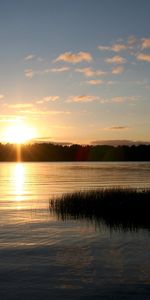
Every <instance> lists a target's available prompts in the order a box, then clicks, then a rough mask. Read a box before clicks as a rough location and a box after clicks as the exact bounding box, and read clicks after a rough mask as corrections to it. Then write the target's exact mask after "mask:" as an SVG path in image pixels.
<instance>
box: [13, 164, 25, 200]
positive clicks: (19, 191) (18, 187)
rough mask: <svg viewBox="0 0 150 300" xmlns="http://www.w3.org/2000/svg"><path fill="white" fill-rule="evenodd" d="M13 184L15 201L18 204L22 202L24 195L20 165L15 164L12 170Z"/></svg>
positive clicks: (21, 165)
mask: <svg viewBox="0 0 150 300" xmlns="http://www.w3.org/2000/svg"><path fill="white" fill-rule="evenodd" d="M14 183H15V195H16V196H15V199H16V201H18V202H20V201H22V200H23V194H24V166H23V164H22V163H17V164H16V166H15V169H14Z"/></svg>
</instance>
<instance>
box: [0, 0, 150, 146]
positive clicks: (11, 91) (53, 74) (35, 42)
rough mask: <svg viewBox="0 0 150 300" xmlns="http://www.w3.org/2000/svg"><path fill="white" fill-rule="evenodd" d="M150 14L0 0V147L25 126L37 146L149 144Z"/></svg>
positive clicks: (149, 4) (85, 0)
mask: <svg viewBox="0 0 150 300" xmlns="http://www.w3.org/2000/svg"><path fill="white" fill-rule="evenodd" d="M149 12H150V1H149V0H140V1H139V0H126V1H124V0H113V1H112V0H76V1H74V0H13V1H11V0H0V141H1V142H4V141H6V136H7V133H8V131H9V132H11V136H12V141H13V136H14V135H15V130H14V129H13V128H15V127H17V126H18V128H20V130H21V129H22V128H23V127H22V124H23V125H24V126H26V127H27V128H28V132H31V133H32V134H31V137H32V138H34V139H35V140H37V141H38V140H41V141H50V142H61V143H65V142H69V143H80V144H84V143H89V144H91V143H93V144H95V143H102V142H103V141H112V140H115V141H116V140H119V141H120V140H130V141H142V142H148V141H150V118H149V115H150V98H149V94H150V31H149V28H150V18H149ZM22 132H23V131H22ZM8 137H9V138H8V140H9V139H10V133H9V135H8ZM8 140H7V141H8Z"/></svg>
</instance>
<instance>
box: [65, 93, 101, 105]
mask: <svg viewBox="0 0 150 300" xmlns="http://www.w3.org/2000/svg"><path fill="white" fill-rule="evenodd" d="M96 100H99V97H97V96H94V95H79V96H71V97H69V98H68V99H67V102H78V103H85V102H93V101H96Z"/></svg>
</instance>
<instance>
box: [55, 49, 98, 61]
mask: <svg viewBox="0 0 150 300" xmlns="http://www.w3.org/2000/svg"><path fill="white" fill-rule="evenodd" d="M92 60H93V58H92V55H91V53H89V52H83V51H80V52H78V53H72V52H65V53H62V54H60V55H59V56H58V57H57V58H56V60H55V62H57V61H65V62H69V63H73V64H76V63H79V62H83V61H86V62H90V61H92Z"/></svg>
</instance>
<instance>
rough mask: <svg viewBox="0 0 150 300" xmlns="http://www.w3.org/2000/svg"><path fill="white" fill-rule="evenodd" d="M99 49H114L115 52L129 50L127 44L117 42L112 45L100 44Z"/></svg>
mask: <svg viewBox="0 0 150 300" xmlns="http://www.w3.org/2000/svg"><path fill="white" fill-rule="evenodd" d="M98 49H99V50H101V51H113V52H120V51H124V50H127V46H126V45H125V44H121V43H116V44H113V45H112V46H98Z"/></svg>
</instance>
